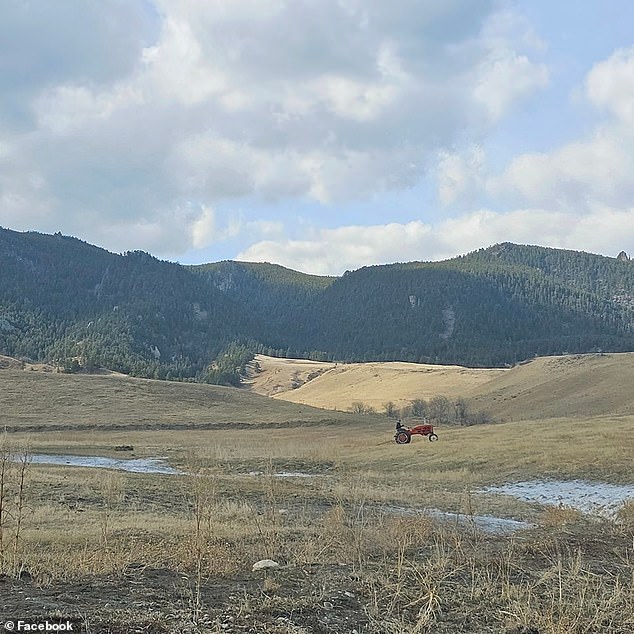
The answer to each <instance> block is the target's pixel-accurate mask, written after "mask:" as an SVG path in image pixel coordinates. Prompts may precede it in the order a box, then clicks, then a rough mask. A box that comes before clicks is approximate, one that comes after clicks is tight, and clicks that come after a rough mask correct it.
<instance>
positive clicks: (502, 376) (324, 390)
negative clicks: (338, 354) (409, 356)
mask: <svg viewBox="0 0 634 634" xmlns="http://www.w3.org/2000/svg"><path fill="white" fill-rule="evenodd" d="M256 360H257V362H258V364H259V367H260V369H261V371H260V372H259V373H258V374H257V375H254V376H253V378H252V380H251V389H253V390H254V391H256V392H259V393H261V394H267V395H273V396H274V397H275V398H277V399H282V400H287V401H291V402H294V403H303V404H306V405H312V406H315V407H323V408H327V409H338V410H348V409H350V408H351V406H352V404H353V403H354V402H355V401H362V402H364V403H366V404H368V405H371V406H372V407H374V408H376V409H377V411H380V410H381V409H382V407H383V404H384V403H386V402H388V401H393V402H394V403H395V404H396V405H397V406H402V405H405V404H407V403H408V402H409V401H411V400H413V399H416V398H425V399H428V398H430V397H432V396H435V395H440V394H442V395H444V396H447V397H449V398H458V397H465V398H468V399H469V400H470V401H471V403H472V405H473V407H474V408H475V409H484V410H486V411H488V412H489V413H490V414H491V415H492V416H493V417H494V419H496V420H523V419H539V418H553V417H578V416H597V415H598V416H600V415H607V414H634V389H633V387H632V386H634V353H620V354H616V353H614V354H586V355H569V356H558V357H543V358H538V359H534V360H532V361H530V362H526V363H523V364H521V365H518V366H516V367H514V368H511V369H506V370H505V369H499V368H495V369H472V368H464V367H461V366H441V365H426V364H415V363H397V362H394V363H351V364H331V363H330V364H328V363H319V362H312V361H304V360H296V359H273V358H271V357H265V356H261V355H260V356H258V357H257V358H256ZM311 373H313V374H316V373H319V374H318V375H317V376H314V378H312V380H307V379H308V377H309V375H310V374H311ZM304 381H305V382H304ZM292 382H295V384H298V383H301V382H303V384H302V385H301V386H300V387H297V388H296V389H292V387H291V383H292Z"/></svg>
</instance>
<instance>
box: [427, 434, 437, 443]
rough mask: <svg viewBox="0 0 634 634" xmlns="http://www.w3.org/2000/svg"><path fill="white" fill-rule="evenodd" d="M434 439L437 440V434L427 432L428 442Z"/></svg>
mask: <svg viewBox="0 0 634 634" xmlns="http://www.w3.org/2000/svg"><path fill="white" fill-rule="evenodd" d="M434 440H438V436H437V435H436V434H429V442H434Z"/></svg>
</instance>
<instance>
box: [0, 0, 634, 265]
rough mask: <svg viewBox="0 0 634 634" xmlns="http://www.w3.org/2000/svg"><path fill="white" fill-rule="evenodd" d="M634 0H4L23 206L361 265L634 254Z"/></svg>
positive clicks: (131, 234) (1, 27) (161, 251)
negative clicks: (540, 253)
mask: <svg viewBox="0 0 634 634" xmlns="http://www.w3.org/2000/svg"><path fill="white" fill-rule="evenodd" d="M632 24H634V3H632V2H631V1H630V0H576V1H573V0H560V1H559V2H552V0H548V1H546V0H516V1H512V0H390V1H389V2H388V1H387V0H56V1H55V2H53V1H51V0H2V2H1V3H0V226H3V227H5V228H9V229H14V230H18V231H40V232H44V233H54V232H57V231H60V232H62V233H63V234H65V235H72V236H76V237H78V238H80V239H82V240H85V241H87V242H90V243H92V244H96V245H99V246H102V247H104V248H106V249H108V250H110V251H113V252H117V253H120V252H124V251H128V250H137V249H140V250H143V251H148V252H150V253H152V254H153V255H155V256H157V257H159V258H161V259H167V260H172V261H178V262H182V263H184V264H197V263H202V262H212V261H218V260H224V259H238V260H248V261H266V262H274V263H278V264H282V265H284V266H287V267H290V268H294V269H298V270H301V271H304V272H307V273H315V274H329V275H339V274H341V273H343V272H344V271H345V270H352V269H356V268H359V267H361V266H366V265H372V264H383V263H389V262H399V261H400V262H402V261H411V260H440V259H445V258H449V257H453V256H455V255H459V254H463V253H467V252H469V251H473V250H475V249H478V248H482V247H487V246H490V245H492V244H495V243H498V242H504V241H510V242H517V243H521V244H539V245H542V246H550V247H558V248H567V249H574V250H582V251H590V252H593V253H600V254H603V255H607V256H612V257H614V256H616V255H617V254H618V253H619V252H620V251H621V250H625V251H626V252H628V253H630V255H633V254H634V31H633V30H632V27H631V25H632Z"/></svg>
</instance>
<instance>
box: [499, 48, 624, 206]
mask: <svg viewBox="0 0 634 634" xmlns="http://www.w3.org/2000/svg"><path fill="white" fill-rule="evenodd" d="M585 85H586V96H587V98H588V100H589V101H590V102H591V103H592V104H593V105H594V106H596V107H598V108H600V109H602V110H604V111H606V112H607V113H608V117H607V118H606V119H603V120H602V121H600V122H599V123H598V124H597V126H596V128H595V130H594V131H593V132H592V134H591V135H589V136H588V138H586V139H583V140H578V141H573V142H571V143H567V144H565V145H563V146H561V147H559V148H556V149H554V150H553V151H551V152H542V153H529V154H522V155H520V156H517V157H515V158H514V159H513V160H512V161H511V162H510V163H509V165H508V167H507V168H506V169H505V171H504V172H503V173H502V174H501V175H498V176H494V177H491V178H490V179H489V180H488V183H487V189H488V192H489V194H491V195H492V196H494V197H495V196H504V195H507V196H508V197H509V200H510V201H511V202H512V203H513V204H526V203H528V204H533V205H542V206H550V207H551V208H553V209H555V208H558V209H565V210H568V211H571V212H576V213H578V214H583V213H592V212H593V211H594V210H595V209H596V208H597V207H600V206H603V207H605V206H607V207H614V208H619V207H622V208H628V207H629V206H630V205H631V203H632V200H634V180H633V179H632V174H633V173H634V132H633V129H632V124H633V123H634V48H632V49H628V50H620V51H617V52H616V53H614V54H613V55H612V56H611V57H610V58H608V59H607V60H605V61H604V62H601V63H598V64H596V65H595V66H594V67H593V68H592V69H591V71H590V72H589V73H588V76H587V78H586V82H585Z"/></svg>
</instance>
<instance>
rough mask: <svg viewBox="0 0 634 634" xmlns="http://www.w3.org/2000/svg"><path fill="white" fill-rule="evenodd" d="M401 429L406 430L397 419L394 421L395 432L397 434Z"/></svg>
mask: <svg viewBox="0 0 634 634" xmlns="http://www.w3.org/2000/svg"><path fill="white" fill-rule="evenodd" d="M402 429H407V427H405V425H403V421H402V420H401V419H400V418H399V419H398V420H397V421H396V431H397V432H399V431H401V430H402Z"/></svg>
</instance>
